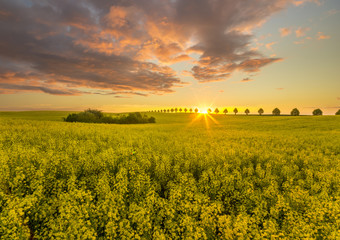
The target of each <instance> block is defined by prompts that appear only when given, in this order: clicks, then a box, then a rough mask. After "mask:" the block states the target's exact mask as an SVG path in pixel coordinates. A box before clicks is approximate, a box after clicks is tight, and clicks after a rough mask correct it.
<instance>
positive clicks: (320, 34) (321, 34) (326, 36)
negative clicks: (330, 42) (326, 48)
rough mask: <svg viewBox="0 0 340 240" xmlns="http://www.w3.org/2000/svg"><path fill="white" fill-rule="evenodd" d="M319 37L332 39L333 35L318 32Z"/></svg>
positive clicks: (319, 38) (320, 38)
mask: <svg viewBox="0 0 340 240" xmlns="http://www.w3.org/2000/svg"><path fill="white" fill-rule="evenodd" d="M317 37H318V40H323V39H330V38H331V36H329V35H325V34H323V33H322V32H318V35H317Z"/></svg>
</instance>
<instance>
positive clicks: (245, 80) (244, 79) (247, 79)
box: [241, 78, 254, 82]
mask: <svg viewBox="0 0 340 240" xmlns="http://www.w3.org/2000/svg"><path fill="white" fill-rule="evenodd" d="M250 81H254V79H250V78H243V79H242V80H241V82H250Z"/></svg>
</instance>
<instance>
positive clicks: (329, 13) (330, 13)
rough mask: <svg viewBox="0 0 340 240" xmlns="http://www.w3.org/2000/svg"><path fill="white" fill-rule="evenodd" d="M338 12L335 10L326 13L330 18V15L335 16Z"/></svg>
mask: <svg viewBox="0 0 340 240" xmlns="http://www.w3.org/2000/svg"><path fill="white" fill-rule="evenodd" d="M339 12H340V11H339V10H337V9H331V10H329V11H328V12H327V15H328V16H332V15H335V14H338V13H339Z"/></svg>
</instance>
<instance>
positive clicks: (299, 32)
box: [295, 27, 310, 38]
mask: <svg viewBox="0 0 340 240" xmlns="http://www.w3.org/2000/svg"><path fill="white" fill-rule="evenodd" d="M309 30H310V28H309V27H299V28H298V29H297V30H296V31H295V34H296V37H298V38H300V37H303V36H306V33H307V32H308V31H309Z"/></svg>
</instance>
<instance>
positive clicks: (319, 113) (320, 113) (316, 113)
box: [313, 108, 322, 116]
mask: <svg viewBox="0 0 340 240" xmlns="http://www.w3.org/2000/svg"><path fill="white" fill-rule="evenodd" d="M313 115H314V116H321V115H322V111H321V109H320V108H318V109H315V110H314V111H313Z"/></svg>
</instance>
